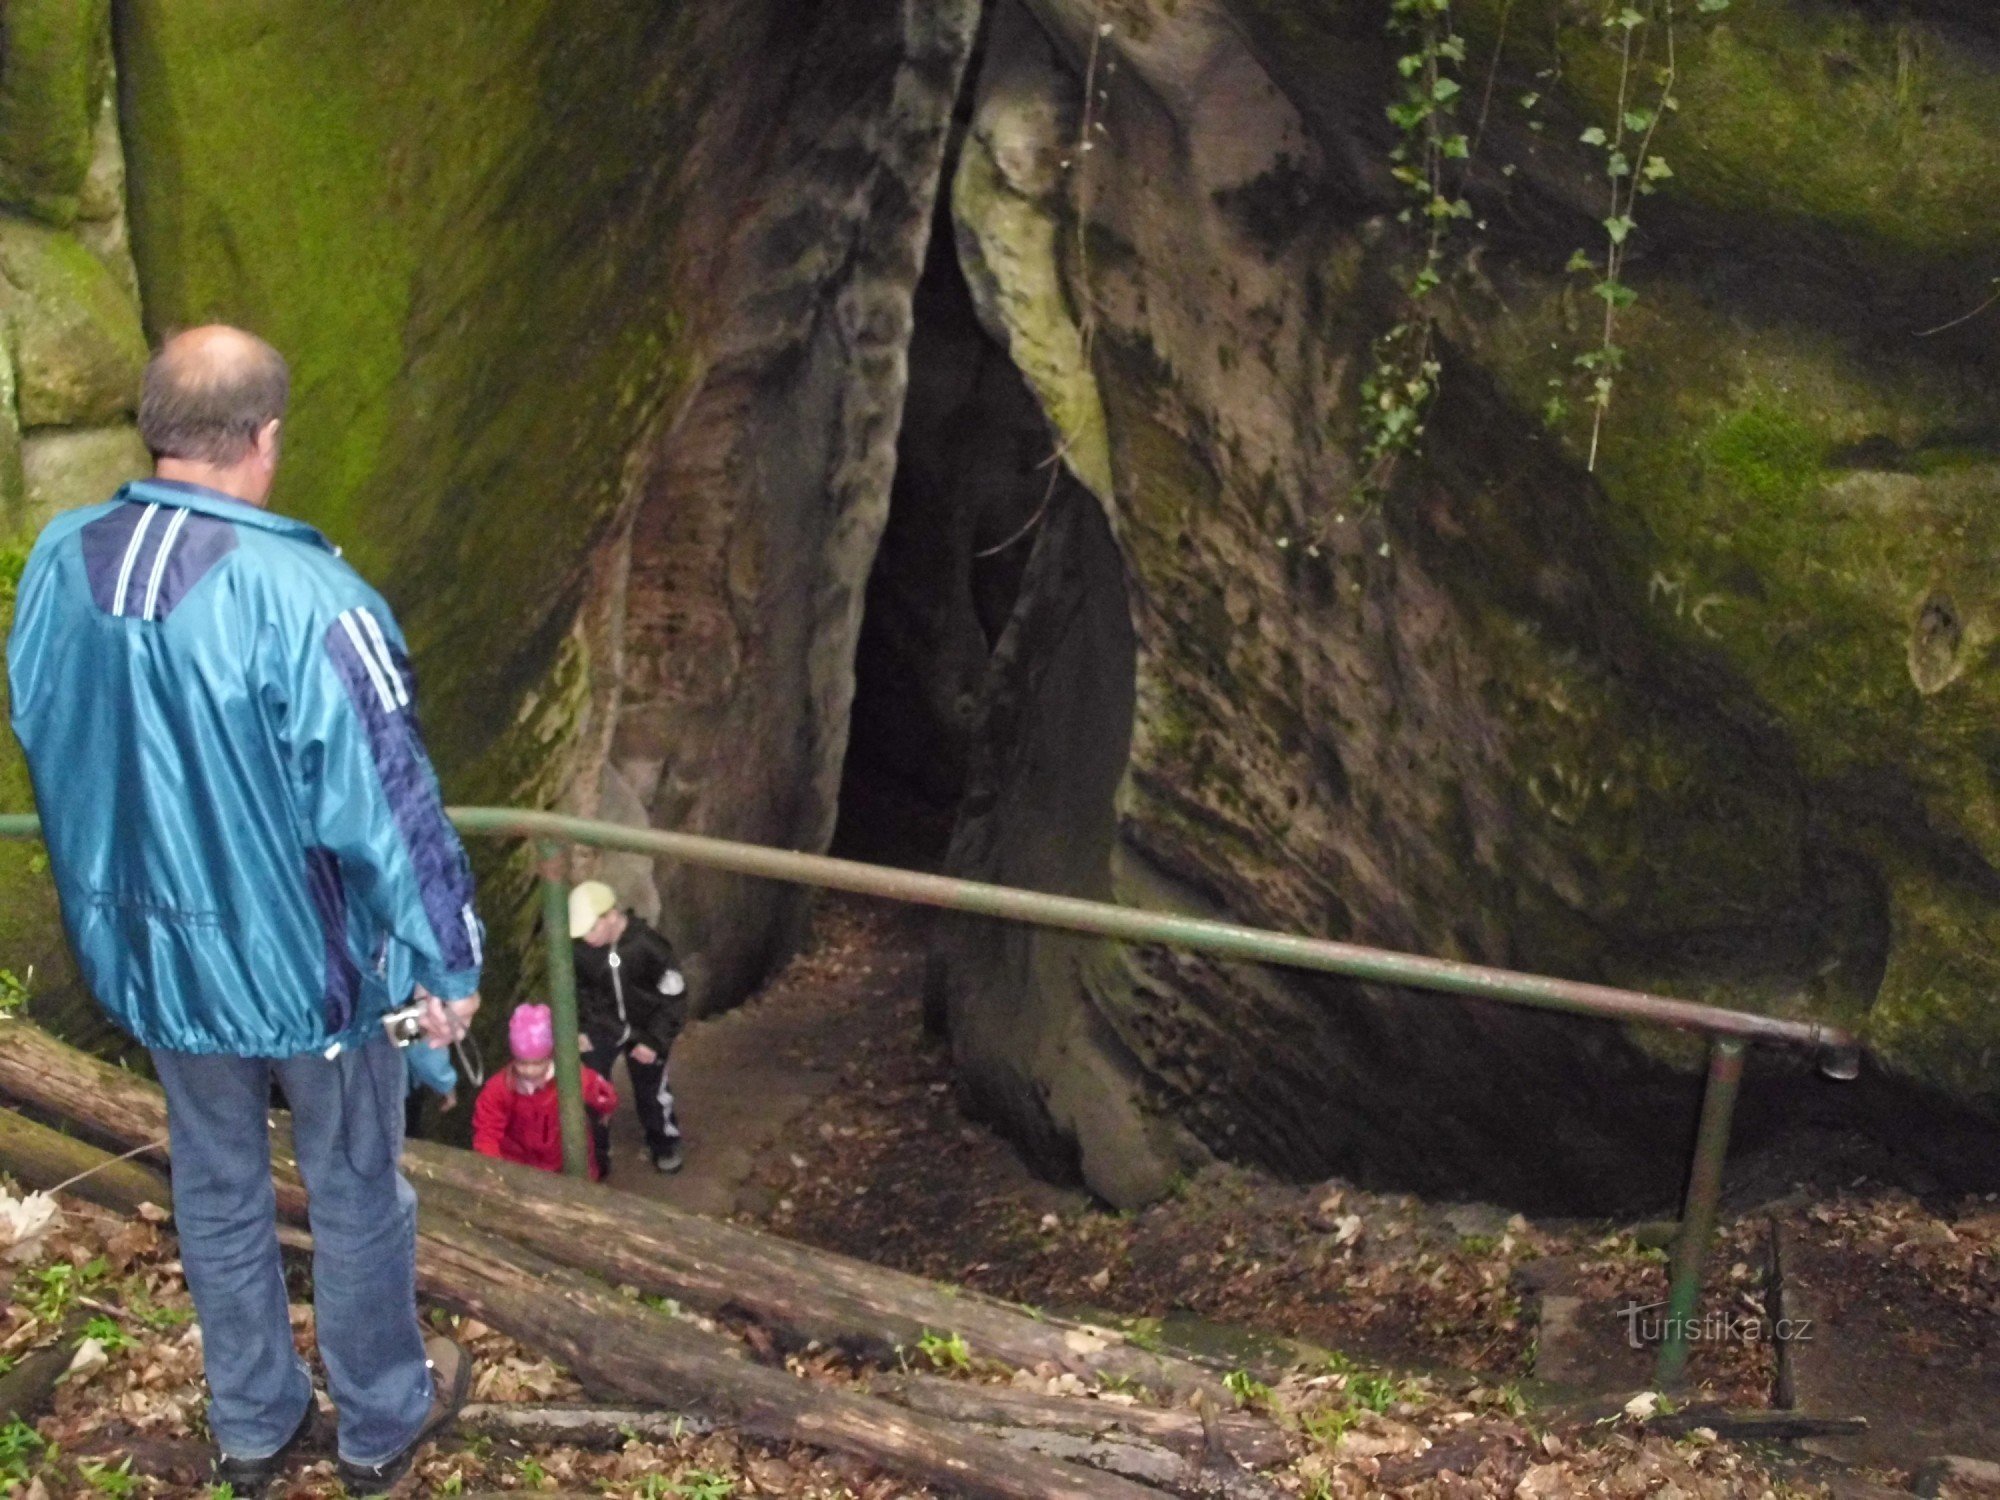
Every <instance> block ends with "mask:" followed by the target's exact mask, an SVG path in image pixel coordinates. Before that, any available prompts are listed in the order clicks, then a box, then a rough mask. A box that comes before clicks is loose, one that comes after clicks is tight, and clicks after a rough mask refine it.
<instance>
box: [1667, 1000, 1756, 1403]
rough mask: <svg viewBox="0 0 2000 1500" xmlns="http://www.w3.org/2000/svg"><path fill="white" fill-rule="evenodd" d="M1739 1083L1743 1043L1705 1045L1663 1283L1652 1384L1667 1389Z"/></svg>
mask: <svg viewBox="0 0 2000 1500" xmlns="http://www.w3.org/2000/svg"><path fill="white" fill-rule="evenodd" d="M1742 1081H1743V1043H1742V1042H1741V1041H1739V1040H1737V1039H1736V1038H1735V1037H1717V1038H1715V1040H1714V1041H1712V1042H1710V1043H1709V1048H1708V1087H1707V1088H1706V1089H1705V1090H1704V1091H1703V1093H1702V1097H1701V1127H1700V1129H1699V1130H1697V1131H1696V1133H1695V1139H1694V1165H1693V1167H1692V1168H1691V1169H1690V1170H1689V1172H1688V1187H1687V1204H1686V1207H1685V1208H1684V1209H1683V1210H1682V1212H1681V1232H1680V1234H1679V1235H1678V1236H1676V1237H1675V1240H1674V1259H1673V1266H1672V1270H1671V1271H1670V1273H1669V1280H1668V1283H1667V1322H1666V1337H1665V1339H1664V1340H1663V1341H1662V1342H1661V1344H1660V1360H1659V1364H1658V1365H1657V1366H1656V1367H1655V1369H1654V1371H1653V1384H1654V1385H1655V1386H1656V1387H1657V1388H1658V1389H1660V1390H1663V1391H1667V1390H1672V1389H1673V1388H1674V1387H1675V1386H1677V1385H1679V1384H1680V1382H1681V1377H1682V1376H1683V1375H1685V1374H1686V1373H1687V1361H1688V1336H1687V1331H1688V1326H1689V1324H1690V1323H1691V1322H1692V1321H1693V1319H1694V1317H1695V1310H1696V1305H1697V1304H1698V1303H1699V1302H1700V1301H1701V1271H1702V1263H1703V1262H1704V1261H1706V1260H1707V1259H1708V1248H1709V1244H1710V1242H1711V1241H1713V1239H1714V1238H1715V1211H1716V1205H1717V1203H1718V1202H1719V1200H1720V1199H1721V1197H1722V1164H1723V1162H1724V1160H1725V1159H1726V1158H1727V1157H1728V1155H1729V1125H1730V1121H1731V1119H1732V1117H1733V1116H1734V1115H1735V1113H1736V1089H1737V1085H1738V1084H1740V1083H1741V1082H1742Z"/></svg>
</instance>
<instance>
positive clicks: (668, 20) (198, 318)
mask: <svg viewBox="0 0 2000 1500" xmlns="http://www.w3.org/2000/svg"><path fill="white" fill-rule="evenodd" d="M693 21H694V12H693V11H692V10H691V9H687V8H680V7H668V8H662V7H660V6H658V5H656V4H653V3H650V0H643V3H642V0H610V3H605V4H600V5H592V6H590V7H588V8H587V9H586V10H583V11H579V10H577V9H576V8H574V7H571V6H563V5H557V4H554V3H552V0H530V3H525V4H513V5H505V6H486V5H481V6H455V5H454V6H437V5H430V6H408V5H401V4H394V3H388V0H363V3H356V4H343V5H338V6H327V5H324V4H320V3H318V0H276V3H271V4H264V5H259V6H257V7H255V8H254V10H247V9H245V8H244V7H242V6H240V5H238V4H235V3H233V0H134V3H133V4H131V5H129V6H126V7H124V8H123V9H121V11H120V12H119V28H120V29H119V41H120V46H119V68H120V72H119V90H120V110H121V118H122V124H123V130H124V139H125V144H126V149H127V154H128V161H129V165H130V168H131V176H130V196H131V205H130V206H131V216H132V237H133V245H134V250H135V253H136V258H137V260H138V264H139V272H140V282H141V285H142V288H143V291H144V294H145V306H146V314H147V318H148V320H149V322H150V324H151V326H152V327H153V328H154V329H155V330H158V329H163V328H167V327H171V326H175V325H182V326H185V325H189V324H194V323H200V322H205V321H210V320H224V321H230V322H234V323H238V324H241V325H243V326H246V327H249V328H252V329H254V330H256V331H257V332H259V333H261V334H262V335H264V336H265V337H267V338H269V339H270V340H271V341H272V342H273V343H274V344H276V345H277V347H278V348H279V349H280V350H281V351H283V353H284V354H285V356H286V357H287V359H288V360H289V361H290V362H291V366H292V373H293V387H292V389H293V406H292V411H291V414H290V416H289V419H288V421H287V425H286V451H285V464H284V468H283V469H282V470H281V472H280V474H279V479H278V489H277V491H276V494H275V496H274V503H275V504H276V505H277V506H278V507H279V508H281V509H283V510H285V511H288V512H290V513H293V514H296V515H299V516H301V517H303V518H305V519H307V520H309V521H311V522H313V523H315V524H316V525H319V526H320V527H322V528H323V529H324V530H326V531H327V532H328V533H329V535H331V536H332V537H333V539H334V540H335V541H337V542H338V543H340V544H341V545H342V546H343V547H344V548H345V549H346V551H347V555H348V556H349V557H350V558H351V559H352V560H353V561H354V563H355V564H356V565H357V566H358V567H359V568H360V570H361V571H362V572H363V574H365V575H366V576H368V577H369V578H370V579H371V580H373V581H374V582H376V583H377V584H378V585H380V586H381V587H382V588H383V589H384V590H385V592H386V593H387V594H388V596H389V598H390V599H391V601H392V602H393V603H394V604H395V605H396V607H397V611H398V614H399V617H400V618H401V620H402V623H403V625H404V626H405V628H406V630H407V632H408V634H409V636H410V639H411V643H412V647H413V650H414V652H415V656H416V659H417V662H418V666H419V670H420V672H421V675H422V678H423V683H424V714H425V729H426V732H427V735H428V737H429V739H430V742H431V745H432V748H433V750H434V752H435V753H436V755H437V758H438V760H439V762H440V764H441V766H442V767H443V770H444V774H445V777H446V781H447V783H448V784H449V785H450V786H451V787H452V789H453V790H454V791H455V792H457V793H459V794H461V795H463V794H469V793H470V792H472V791H473V790H474V789H475V788H477V790H478V791H479V792H480V793H481V794H483V795H485V796H489V797H505V796H507V795H509V794H511V793H512V792H513V791H514V790H515V789H516V788H515V787H512V786H506V785H500V784H497V782H498V779H500V778H503V777H505V776H507V775H510V774H512V773H511V771H510V770H509V769H508V768H509V767H513V766H515V765H517V764H518V762H519V757H517V756H515V755H514V754H513V753H512V752H511V751H509V750H507V749H504V748H502V747H501V746H500V742H501V740H502V739H503V738H504V737H505V736H507V734H508V733H509V731H510V729H511V727H512V726H513V724H514V720H515V715H516V710H517V708H518V707H519V705H520V704H521V702H522V700H523V697H524V695H525V694H527V693H528V692H530V691H531V690H533V689H535V688H536V687H537V686H539V685H540V684H541V683H542V681H543V679H544V677H545V675H546V674H547V673H548V671H549V670H550V668H551V665H552V662H553V659H554V653H555V651H556V647H557V643H558V641H559V640H560V639H561V638H562V635H563V632H564V631H565V630H566V629H567V626H568V623H569V620H570V618H571V617H572V616H573V614H574V609H575V601H576V589H577V579H578V573H579V568H580V561H581V558H582V555H583V552H584V550H585V548H586V547H587V546H588V545H590V544H591V543H592V542H593V541H594V540H595V539H596V538H597V537H598V536H599V534H600V533H601V530H602V528H603V527H604V525H605V523H606V522H607V520H608V519H609V517H610V515H611V512H612V510H613V508H614V507H615V506H616V504H617V503H618V501H619V499H620V498H621V496H622V494H623V493H624V486H625V482H626V477H627V475H626V466H627V458H628V455H629V454H630V453H631V452H632V449H633V447H634V445H635V443H636V441H637V440H638V438H639V437H640V435H641V434H642V433H645V432H646V431H648V430H649V428H650V427H651V425H652V424H653V422H654V421H655V420H656V418H657V417H658V415H659V413H660V412H661V411H662V409H663V407H664V405H665V404H666V402H667V400H668V399H669V397H670V396H671V395H672V394H673V393H675V392H677V391H679V390H681V389H683V388H684V385H685V382H686V381H687V380H688V378H689V376H690V374H691V372H692V369H693V367H694V363H695V355H694V351H693V350H692V348H691V345H690V341H689V340H688V338H687V337H686V334H685V325H684V323H683V321H682V319H681V318H680V316H679V310H678V308H677V306H676V303H675V297H674V292H675V286H676V276H675V271H676V268H677V267H678V266H679V265H680V264H681V262H680V260H679V255H680V249H679V236H678V234H677V228H678V225H679V223H680V200H679V197H678V195H677V191H676V187H675V184H674V183H673V182H672V180H671V177H672V173H673V171H674V168H675V165H676V164H677V163H679V162H680V161H681V160H682V158H683V154H684V153H685V152H686V150H687V149H688V145H689V142H691V141H692V140H693V139H694V138H695V137H696V135H697V133H698V124H699V120H698V114H699V111H700V109H701V108H702V106H703V104H704V102H705V101H706V100H707V98H708V97H709V96H710V94H711V93H712V92H713V91H714V90H715V89H717V88H719V87H723V86H726V81H725V80H722V79H718V78H716V77H714V76H713V74H712V71H711V69H710V68H709V66H708V65H707V64H706V63H705V61H704V60H703V59H701V58H698V57H696V56H693V55H692V54H691V51H690V48H691V47H692V45H693ZM482 765H483V767H484V769H480V768H481V767H482Z"/></svg>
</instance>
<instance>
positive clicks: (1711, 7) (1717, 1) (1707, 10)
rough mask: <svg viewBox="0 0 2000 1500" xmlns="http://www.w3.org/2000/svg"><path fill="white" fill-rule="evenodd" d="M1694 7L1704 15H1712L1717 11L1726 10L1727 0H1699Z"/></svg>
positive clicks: (1727, 7)
mask: <svg viewBox="0 0 2000 1500" xmlns="http://www.w3.org/2000/svg"><path fill="white" fill-rule="evenodd" d="M1695 9H1696V10H1698V11H1700V12H1701V13H1702V14H1703V15H1705V16H1712V15H1715V14H1716V13H1717V12H1719V11H1725V10H1728V9H1729V0H1699V3H1698V4H1697V5H1696V6H1695Z"/></svg>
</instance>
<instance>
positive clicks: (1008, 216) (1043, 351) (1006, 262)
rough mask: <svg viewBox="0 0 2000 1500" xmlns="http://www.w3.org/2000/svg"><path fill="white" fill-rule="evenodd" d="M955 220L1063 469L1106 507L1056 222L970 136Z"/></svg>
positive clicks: (1099, 437)
mask: <svg viewBox="0 0 2000 1500" xmlns="http://www.w3.org/2000/svg"><path fill="white" fill-rule="evenodd" d="M952 213H953V217H954V218H955V219H956V220H957V222H958V223H959V225H960V226H961V229H962V230H963V231H965V232H966V237H965V238H963V239H962V240H961V242H960V244H961V255H963V256H964V257H965V259H966V275H967V278H968V280H969V281H970V282H971V284H972V287H973V290H974V293H975V296H979V297H982V298H983V299H985V300H986V301H987V302H988V303H989V304H990V305H991V306H992V308H993V312H994V313H995V314H996V315H997V320H998V322H999V324H1000V326H1001V327H1003V328H1004V329H1005V330H1006V339H1007V353H1008V356H1009V357H1010V358H1011V359H1012V360H1013V361H1014V363H1015V365H1016V366H1018V367H1019V369H1020V371H1021V374H1022V375H1023V376H1024V377H1026V379H1027V381H1028V384H1029V385H1030V386H1032V387H1033V389H1034V391H1035V395H1036V396H1037V397H1038V398H1039V399H1040V401H1041V403H1042V409H1043V411H1045V412H1046V413H1047V414H1048V418H1049V421H1050V422H1051V423H1052V424H1054V426H1055V428H1056V430H1057V431H1058V432H1059V433H1061V434H1062V441H1063V461H1064V462H1065V463H1066V464H1067V465H1068V466H1069V469H1070V472H1071V473H1073V474H1075V475H1076V477H1077V478H1078V479H1080V480H1081V481H1082V482H1083V483H1084V484H1085V485H1086V486H1088V487H1089V489H1090V490H1091V492H1092V493H1093V494H1095V495H1096V496H1097V497H1098V498H1099V499H1101V500H1105V501H1106V502H1107V503H1108V502H1109V499H1110V496H1111V457H1110V453H1109V451H1108V448H1107V444H1106V438H1105V427H1104V408H1103V404H1102V400H1101V398H1100V396H1099V394H1098V391H1097V382H1096V379H1095V376H1094V373H1093V372H1092V370H1091V369H1090V366H1089V363H1088V358H1087V354H1086V350H1085V347H1084V338H1083V330H1082V329H1081V328H1079V327H1078V326H1077V321H1076V315H1075V312H1074V310H1073V309H1072V308H1071V306H1070V300H1069V295H1068V290H1067V288H1066V286H1065V283H1064V278H1063V272H1062V266H1061V263H1060V261H1061V252H1060V248H1059V244H1058V229H1057V224H1058V217H1057V215H1056V214H1055V212H1054V210H1053V208H1052V207H1051V205H1048V204H1044V203H1041V202H1038V201H1036V200H1035V199H1033V198H1031V197H1028V196H1026V195H1025V194H1024V193H1023V192H1022V191H1021V190H1020V189H1019V188H1017V187H1016V185H1015V184H1013V183H1010V182H1009V181H1008V180H1007V177H1006V174H1005V173H1004V172H1003V171H1002V170H1001V168H1000V165H999V163H998V162H997V161H995V159H994V157H993V153H992V151H991V149H990V147H989V145H988V143H987V142H986V141H985V140H984V139H982V138H981V137H980V136H979V135H977V134H975V135H972V136H970V137H968V138H967V140H966V143H965V151H964V155H963V156H962V157H961V158H960V159H959V167H958V175H957V177H956V178H955V179H954V180H953V183H952Z"/></svg>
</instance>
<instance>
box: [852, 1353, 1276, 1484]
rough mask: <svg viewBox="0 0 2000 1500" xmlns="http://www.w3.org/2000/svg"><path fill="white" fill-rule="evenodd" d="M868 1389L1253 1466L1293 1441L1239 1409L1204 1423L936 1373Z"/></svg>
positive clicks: (974, 1418)
mask: <svg viewBox="0 0 2000 1500" xmlns="http://www.w3.org/2000/svg"><path fill="white" fill-rule="evenodd" d="M869 1389H871V1390H873V1391H874V1392H876V1393H877V1394H879V1395H883V1396H886V1397H888V1398H889V1399H890V1400H891V1401H894V1402H897V1403H898V1404H900V1405H903V1406H907V1407H909V1408H910V1409H911V1410H913V1411H923V1412H929V1413H930V1414H931V1415H932V1416H934V1417H944V1418H947V1419H948V1420H950V1421H954V1422H972V1423H976V1424H978V1425H980V1426H983V1427H1032V1428H1036V1429H1038V1430H1040V1431H1044V1432H1064V1433H1069V1434H1071V1435H1073V1436H1077V1437H1100V1436H1103V1435H1105V1434H1107V1433H1118V1434H1123V1435H1126V1436H1129V1437H1136V1438H1141V1439H1144V1440H1145V1441H1147V1442H1149V1443H1154V1444H1158V1445H1159V1446H1161V1447H1165V1448H1171V1449H1174V1450H1175V1451H1177V1452H1180V1453H1185V1454H1202V1455H1205V1456H1209V1457H1214V1458H1228V1459H1233V1460H1234V1461H1235V1462H1236V1463H1238V1464H1243V1465H1247V1466H1249V1467H1251V1468H1262V1467H1265V1466H1266V1465H1270V1464H1280V1463H1283V1462H1285V1461H1286V1460H1287V1459H1288V1458H1290V1457H1291V1454H1292V1449H1291V1444H1290V1442H1289V1441H1288V1440H1287V1439H1286V1437H1285V1435H1284V1433H1283V1432H1281V1431H1280V1430H1279V1429H1278V1428H1277V1427H1276V1426H1274V1425H1273V1424H1271V1423H1270V1422H1267V1421H1264V1420H1263V1419H1262V1418H1259V1417H1252V1416H1247V1415H1242V1414H1238V1413H1235V1412H1230V1413H1225V1414H1223V1415H1221V1416H1214V1417H1210V1418H1209V1419H1208V1420H1207V1421H1206V1422H1204V1421H1203V1420H1202V1416H1201V1413H1199V1412H1196V1411H1192V1410H1189V1409H1188V1408H1186V1407H1171V1408H1168V1407H1158V1406H1136V1405H1135V1406H1127V1405H1124V1404H1122V1403H1118V1402H1111V1401H1097V1400H1092V1399H1091V1398H1089V1397H1082V1396H1051V1395H1047V1394H1045V1393H1043V1392H1040V1391H1024V1390H1019V1389H1017V1388H1015V1387H1013V1386H1004V1385H973V1384H970V1383H968V1382H965V1381H957V1380H943V1379H940V1378H938V1377H937V1376H934V1375H900V1376H890V1377H885V1378H877V1379H875V1380H872V1381H870V1383H869ZM1214 1450H1219V1451H1214Z"/></svg>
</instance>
